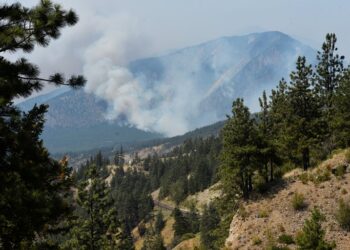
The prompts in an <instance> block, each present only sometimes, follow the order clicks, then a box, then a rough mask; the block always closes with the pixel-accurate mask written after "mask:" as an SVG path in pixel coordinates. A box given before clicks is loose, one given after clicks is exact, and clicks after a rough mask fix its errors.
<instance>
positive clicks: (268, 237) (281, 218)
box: [226, 152, 350, 250]
mask: <svg viewBox="0 0 350 250" xmlns="http://www.w3.org/2000/svg"><path fill="white" fill-rule="evenodd" d="M345 155H346V152H342V153H339V154H337V155H335V156H334V157H333V158H332V159H330V160H328V161H325V162H324V163H322V164H321V165H320V166H319V167H318V168H316V169H314V170H312V171H309V172H308V176H309V179H312V181H307V180H306V179H307V178H305V176H306V174H305V173H304V174H303V173H302V171H293V172H292V173H289V174H288V175H286V177H285V183H284V184H283V185H282V186H279V187H277V188H276V190H275V191H274V192H271V193H270V194H269V195H267V197H264V198H262V199H259V200H256V201H250V202H246V203H244V204H243V206H242V208H241V209H240V212H239V213H237V214H236V215H235V216H234V218H233V220H232V223H231V226H230V232H229V237H228V238H227V240H226V246H227V248H228V249H265V248H266V247H267V246H268V244H269V242H270V243H271V242H276V240H277V238H278V237H279V236H280V235H281V234H288V235H292V236H293V237H294V238H295V236H296V234H297V232H298V231H299V230H300V229H301V228H302V226H303V223H304V221H305V219H307V218H308V217H309V216H310V211H311V209H312V208H313V207H315V206H317V207H318V208H319V209H320V210H321V212H322V213H323V214H324V215H325V217H326V221H325V222H324V224H323V227H324V229H325V231H326V238H327V239H328V240H335V242H336V243H337V249H340V250H350V232H346V231H344V230H343V229H341V228H340V227H339V225H338V223H337V221H336V219H335V212H336V210H337V208H338V202H339V199H340V198H342V199H344V200H345V201H349V200H350V194H349V192H350V173H345V175H344V176H343V178H339V177H336V176H335V175H334V174H332V172H334V171H333V170H334V169H335V168H336V167H337V166H340V165H348V163H347V162H346V157H345ZM347 170H348V171H349V167H348V168H347ZM310 177H311V178H310ZM301 179H302V180H303V182H302V181H301ZM325 179H328V180H325ZM324 180H325V181H324ZM295 193H299V194H303V196H304V197H305V203H306V208H305V209H304V210H301V211H296V210H295V209H294V208H293V206H292V198H293V196H294V194H295ZM288 247H289V248H290V249H296V246H295V245H289V246H288Z"/></svg>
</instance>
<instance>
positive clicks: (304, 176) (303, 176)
mask: <svg viewBox="0 0 350 250" xmlns="http://www.w3.org/2000/svg"><path fill="white" fill-rule="evenodd" d="M298 177H299V180H300V181H301V182H302V183H303V184H305V185H306V184H307V183H308V182H309V180H310V177H309V173H308V172H303V173H301V174H300V175H299V176H298Z"/></svg>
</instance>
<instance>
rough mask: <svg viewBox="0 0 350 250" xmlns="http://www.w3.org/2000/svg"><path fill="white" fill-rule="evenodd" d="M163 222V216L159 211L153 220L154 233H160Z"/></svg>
mask: <svg viewBox="0 0 350 250" xmlns="http://www.w3.org/2000/svg"><path fill="white" fill-rule="evenodd" d="M164 226H165V223H164V217H163V213H162V212H161V211H159V212H158V213H157V215H156V220H155V222H154V230H155V232H156V233H160V232H161V231H162V229H163V228H164Z"/></svg>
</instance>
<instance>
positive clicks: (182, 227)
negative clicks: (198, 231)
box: [173, 208, 190, 236]
mask: <svg viewBox="0 0 350 250" xmlns="http://www.w3.org/2000/svg"><path fill="white" fill-rule="evenodd" d="M173 215H174V219H175V223H174V225H173V229H174V234H175V236H182V235H184V234H186V233H189V232H190V224H189V222H188V220H187V218H186V217H185V216H184V215H183V214H182V212H181V210H180V209H178V208H175V209H174V211H173Z"/></svg>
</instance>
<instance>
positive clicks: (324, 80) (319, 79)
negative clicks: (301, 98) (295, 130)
mask: <svg viewBox="0 0 350 250" xmlns="http://www.w3.org/2000/svg"><path fill="white" fill-rule="evenodd" d="M336 42H337V37H336V35H335V34H332V33H330V34H327V35H326V41H325V42H324V43H323V45H322V51H318V52H317V60H318V64H317V66H316V74H315V90H316V91H317V94H318V97H319V103H320V106H321V107H322V113H323V114H322V118H323V123H324V125H323V126H324V130H323V131H321V132H322V135H323V143H322V145H323V148H324V150H325V153H326V154H330V153H331V151H332V150H333V149H334V148H335V147H336V146H337V142H336V138H335V135H334V130H335V128H334V126H336V124H335V123H336V121H334V119H335V114H336V112H335V111H336V110H335V108H336V107H335V101H336V92H337V91H338V88H339V85H340V81H341V79H342V78H343V71H344V66H343V64H344V56H340V55H338V54H337V50H338V48H337V47H336Z"/></svg>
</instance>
